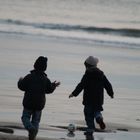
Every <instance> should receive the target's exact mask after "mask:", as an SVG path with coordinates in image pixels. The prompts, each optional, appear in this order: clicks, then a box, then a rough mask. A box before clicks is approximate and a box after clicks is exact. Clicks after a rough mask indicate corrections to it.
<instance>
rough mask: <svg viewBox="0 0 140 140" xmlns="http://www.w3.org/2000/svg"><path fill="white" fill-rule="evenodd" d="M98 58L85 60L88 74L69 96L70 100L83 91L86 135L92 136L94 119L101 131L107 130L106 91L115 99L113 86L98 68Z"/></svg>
mask: <svg viewBox="0 0 140 140" xmlns="http://www.w3.org/2000/svg"><path fill="white" fill-rule="evenodd" d="M98 61H99V60H98V58H96V57H93V56H89V57H88V58H87V59H86V60H85V63H84V64H85V67H86V72H85V74H84V76H83V77H82V80H81V82H80V83H79V84H78V85H77V87H76V88H75V90H74V91H73V92H72V93H71V94H70V95H69V98H71V97H73V96H78V95H79V94H80V92H81V91H82V90H84V93H83V105H84V115H85V121H86V124H87V131H86V132H85V134H86V135H92V133H93V132H94V130H95V124H94V119H96V122H97V123H98V124H99V126H100V128H101V129H105V127H106V126H105V123H104V122H103V116H102V114H101V111H103V102H104V89H106V91H107V94H108V95H109V96H110V97H111V98H113V95H114V92H113V89H112V85H111V83H110V82H109V80H108V79H107V77H106V76H105V74H104V73H103V71H101V70H100V69H99V68H97V63H98Z"/></svg>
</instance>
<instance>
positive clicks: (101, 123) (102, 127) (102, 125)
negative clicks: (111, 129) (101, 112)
mask: <svg viewBox="0 0 140 140" xmlns="http://www.w3.org/2000/svg"><path fill="white" fill-rule="evenodd" d="M96 122H97V123H98V124H99V126H100V128H101V129H102V130H104V129H105V128H106V125H105V123H104V122H103V118H101V117H98V118H97V119H96Z"/></svg>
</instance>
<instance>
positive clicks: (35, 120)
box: [31, 111, 42, 132]
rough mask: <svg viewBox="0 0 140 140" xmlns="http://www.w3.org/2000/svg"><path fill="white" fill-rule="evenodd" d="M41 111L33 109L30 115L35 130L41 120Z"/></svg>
mask: <svg viewBox="0 0 140 140" xmlns="http://www.w3.org/2000/svg"><path fill="white" fill-rule="evenodd" d="M41 114H42V111H34V112H33V115H32V121H31V123H32V125H33V126H34V127H35V129H36V131H37V132H38V128H39V123H40V120H41Z"/></svg>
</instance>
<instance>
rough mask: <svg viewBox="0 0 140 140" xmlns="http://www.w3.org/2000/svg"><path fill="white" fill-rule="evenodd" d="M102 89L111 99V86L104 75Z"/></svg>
mask: <svg viewBox="0 0 140 140" xmlns="http://www.w3.org/2000/svg"><path fill="white" fill-rule="evenodd" d="M103 78H104V88H105V89H106V91H107V94H108V95H109V96H110V97H113V95H114V92H113V88H112V85H111V83H110V82H109V80H108V79H107V77H106V76H105V75H104V77H103Z"/></svg>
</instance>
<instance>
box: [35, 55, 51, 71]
mask: <svg viewBox="0 0 140 140" xmlns="http://www.w3.org/2000/svg"><path fill="white" fill-rule="evenodd" d="M47 61H48V59H47V57H44V56H39V57H38V58H37V60H36V61H35V63H34V69H35V70H38V71H45V70H46V69H47Z"/></svg>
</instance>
